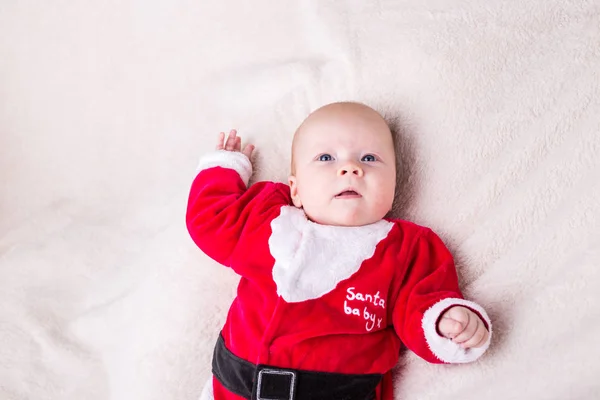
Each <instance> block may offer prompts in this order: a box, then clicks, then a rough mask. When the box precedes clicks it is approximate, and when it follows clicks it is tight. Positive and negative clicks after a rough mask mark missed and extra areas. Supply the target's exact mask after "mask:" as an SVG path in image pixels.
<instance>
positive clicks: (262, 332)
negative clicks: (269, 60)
mask: <svg viewBox="0 0 600 400" xmlns="http://www.w3.org/2000/svg"><path fill="white" fill-rule="evenodd" d="M253 150H254V147H253V146H252V145H246V146H245V147H244V149H243V150H242V146H241V139H240V137H239V136H237V133H236V131H235V130H232V131H231V132H230V133H229V135H228V137H227V138H225V134H224V133H221V134H220V135H219V138H218V145H217V151H215V152H213V153H210V154H208V155H206V156H205V157H203V158H202V159H201V161H200V165H199V173H198V175H197V177H196V179H195V180H194V182H193V184H192V188H191V193H190V196H189V202H188V210H187V227H188V230H189V232H190V235H191V237H192V238H193V240H194V241H195V243H196V244H197V245H198V246H199V247H200V249H202V251H204V252H205V253H206V254H207V255H208V256H210V257H211V258H213V259H214V260H216V261H217V262H219V263H221V264H223V265H225V266H228V267H231V268H232V269H233V271H235V272H236V273H237V274H239V275H240V277H241V280H240V283H239V286H238V290H237V297H236V298H235V300H234V301H233V304H232V305H231V308H230V310H229V314H228V317H227V321H226V322H225V326H224V327H223V329H222V330H221V334H220V337H219V339H218V341H217V344H216V346H215V350H214V355H213V362H212V371H213V377H212V379H211V381H210V382H209V384H207V386H206V387H205V389H204V391H203V394H202V397H201V398H202V399H216V400H230V399H231V400H234V399H235V400H239V399H258V400H261V399H263V400H283V399H285V400H288V399H296V400H309V399H310V400H341V399H344V400H366V399H378V400H379V399H383V400H391V399H393V395H392V388H393V384H392V378H391V369H392V368H393V367H394V365H395V364H396V363H397V361H398V356H399V352H400V349H401V346H402V345H404V346H406V347H407V348H409V349H410V350H412V351H413V352H415V353H416V354H417V355H419V356H420V357H422V358H423V359H425V360H427V361H429V362H433V363H465V362H470V361H474V360H476V359H477V358H479V357H480V356H481V355H482V354H483V353H484V352H485V350H486V349H487V348H488V346H489V343H490V340H491V322H490V320H489V318H488V316H487V314H486V312H485V311H484V310H483V309H482V308H481V307H480V306H479V305H477V304H475V303H473V302H470V301H468V300H464V299H463V296H462V294H461V292H460V289H459V286H458V280H457V275H456V270H455V267H454V262H453V259H452V256H451V255H450V252H449V251H448V250H447V248H446V247H445V246H444V244H443V243H442V241H441V240H440V239H439V238H438V236H436V235H435V234H434V233H433V232H432V231H431V230H429V229H428V228H424V227H421V226H418V225H416V224H413V223H411V222H407V221H402V220H394V219H389V218H386V215H387V214H388V212H389V211H390V210H391V208H392V202H393V199H394V191H395V185H396V159H395V157H396V155H395V152H394V144H393V139H392V134H391V132H390V129H389V127H388V125H387V124H386V122H385V121H384V119H383V118H382V117H381V115H379V114H378V113H377V112H376V111H375V110H373V109H371V108H369V107H367V106H366V105H363V104H358V103H346V102H345V103H334V104H329V105H326V106H324V107H321V108H319V109H318V110H316V111H315V112H313V113H312V114H310V115H309V116H308V118H306V120H305V121H304V122H303V123H302V124H301V125H300V127H299V128H298V130H297V131H296V134H295V136H294V140H293V144H292V174H291V176H290V177H289V185H285V184H283V183H274V182H258V183H255V184H253V185H252V186H250V187H248V180H249V179H250V176H251V175H252V164H251V162H250V158H251V155H252V152H253Z"/></svg>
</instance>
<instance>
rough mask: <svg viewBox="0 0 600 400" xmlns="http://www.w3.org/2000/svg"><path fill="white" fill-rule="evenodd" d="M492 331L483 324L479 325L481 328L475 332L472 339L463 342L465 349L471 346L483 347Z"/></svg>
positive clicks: (462, 345)
mask: <svg viewBox="0 0 600 400" xmlns="http://www.w3.org/2000/svg"><path fill="white" fill-rule="evenodd" d="M489 335H490V333H489V332H488V330H487V329H485V327H484V326H483V324H480V325H479V328H478V329H477V331H476V332H475V334H474V335H473V336H472V337H471V339H469V340H467V341H466V342H464V343H462V344H461V347H462V348H463V349H468V348H471V347H475V348H477V347H481V346H483V344H484V343H485V342H486V341H487V340H488V337H489Z"/></svg>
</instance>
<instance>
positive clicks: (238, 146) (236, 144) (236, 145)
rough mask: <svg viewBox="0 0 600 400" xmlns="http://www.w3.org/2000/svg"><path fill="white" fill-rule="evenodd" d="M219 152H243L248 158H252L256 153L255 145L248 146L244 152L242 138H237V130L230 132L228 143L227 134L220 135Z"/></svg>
mask: <svg viewBox="0 0 600 400" xmlns="http://www.w3.org/2000/svg"><path fill="white" fill-rule="evenodd" d="M217 150H227V151H241V152H242V153H243V154H244V155H245V156H246V157H248V158H250V156H251V155H252V152H253V151H254V145H251V144H247V145H246V146H245V147H244V150H243V151H242V138H241V137H239V136H237V131H236V130H235V129H232V130H231V131H230V132H229V136H228V137H227V141H226V140H225V132H221V133H219V139H218V141H217Z"/></svg>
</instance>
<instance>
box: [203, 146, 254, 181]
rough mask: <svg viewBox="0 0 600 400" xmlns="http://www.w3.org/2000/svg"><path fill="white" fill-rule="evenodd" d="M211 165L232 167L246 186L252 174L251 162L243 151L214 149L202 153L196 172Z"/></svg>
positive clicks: (211, 166)
mask: <svg viewBox="0 0 600 400" xmlns="http://www.w3.org/2000/svg"><path fill="white" fill-rule="evenodd" d="M213 167H223V168H230V169H233V170H234V171H236V172H237V173H238V174H239V175H240V177H241V178H242V180H243V181H244V183H245V184H246V186H248V181H249V180H250V177H251V176H252V163H251V162H250V160H249V159H248V157H246V155H244V153H240V152H239V151H228V150H215V151H212V152H210V153H208V154H206V155H204V156H203V157H202V158H200V162H199V163H198V167H197V168H196V173H198V172H200V171H202V170H205V169H209V168H213Z"/></svg>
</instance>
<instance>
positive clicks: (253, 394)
mask: <svg viewBox="0 0 600 400" xmlns="http://www.w3.org/2000/svg"><path fill="white" fill-rule="evenodd" d="M212 372H213V374H214V376H215V377H216V378H217V379H218V380H219V382H221V384H222V385H223V386H224V387H225V388H226V389H227V390H229V391H230V392H233V393H235V394H237V395H239V396H242V397H243V398H245V399H248V400H371V399H375V388H376V387H377V385H378V384H379V382H380V381H381V378H382V375H381V374H360V375H353V374H334V373H329V372H312V371H303V370H295V369H287V368H285V369H282V368H277V367H272V366H269V365H254V364H252V363H251V362H249V361H246V360H243V359H241V358H239V357H238V356H236V355H235V354H233V353H232V352H231V351H229V349H227V347H225V341H224V340H223V336H219V340H217V345H216V346H215V351H214V354H213V360H212Z"/></svg>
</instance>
